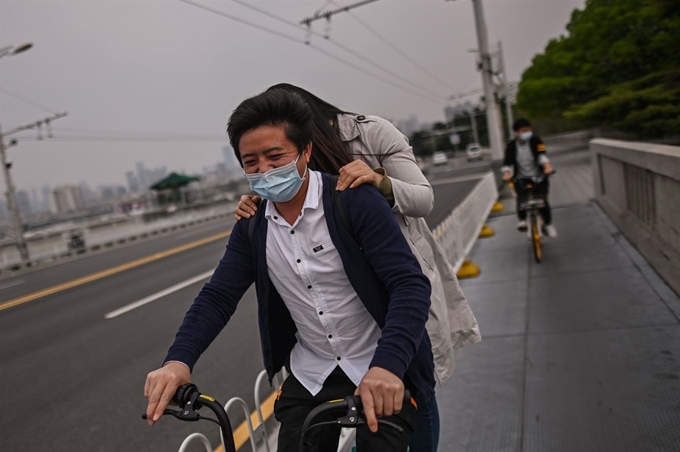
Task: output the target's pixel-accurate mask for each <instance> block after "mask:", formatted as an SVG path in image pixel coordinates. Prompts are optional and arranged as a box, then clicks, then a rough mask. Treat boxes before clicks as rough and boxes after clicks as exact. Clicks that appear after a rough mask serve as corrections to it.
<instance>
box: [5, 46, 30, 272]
mask: <svg viewBox="0 0 680 452" xmlns="http://www.w3.org/2000/svg"><path fill="white" fill-rule="evenodd" d="M31 47H33V44H31V43H26V44H21V45H19V46H16V47H15V46H7V47H3V48H1V49H0V58H2V57H4V56H12V55H16V54H19V53H21V52H25V51H27V50H28V49H30V48H31ZM12 144H14V143H12ZM5 150H6V147H5V137H4V136H3V135H2V129H0V165H2V171H3V172H4V174H5V185H6V186H7V201H8V203H9V208H10V210H11V212H12V220H13V221H12V222H13V224H14V237H15V238H14V240H15V241H16V244H17V248H18V250H19V255H20V256H21V261H22V262H23V263H24V264H26V265H28V264H29V262H30V257H29V254H28V247H27V246H26V241H25V240H24V229H23V227H22V225H21V217H20V216H19V206H18V204H17V196H16V192H15V190H14V183H13V182H12V175H11V174H10V172H9V169H10V167H11V166H12V164H11V163H10V162H9V160H8V159H7V155H6V154H5Z"/></svg>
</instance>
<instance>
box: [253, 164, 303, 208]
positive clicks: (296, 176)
mask: <svg viewBox="0 0 680 452" xmlns="http://www.w3.org/2000/svg"><path fill="white" fill-rule="evenodd" d="M299 159H300V156H299V155H298V157H297V158H296V159H295V160H293V161H292V162H290V163H289V164H287V165H283V166H280V167H278V168H274V169H270V170H269V171H267V172H266V173H254V174H245V176H246V179H248V183H249V184H250V188H251V189H252V190H253V191H254V192H255V193H257V194H258V195H259V196H261V197H263V198H264V199H267V200H269V201H272V202H288V201H290V200H291V199H293V198H294V197H295V195H297V193H298V191H300V187H302V183H303V182H304V181H305V178H306V176H307V167H305V174H304V175H303V176H302V177H300V173H298V170H297V166H296V165H297V161H298V160H299Z"/></svg>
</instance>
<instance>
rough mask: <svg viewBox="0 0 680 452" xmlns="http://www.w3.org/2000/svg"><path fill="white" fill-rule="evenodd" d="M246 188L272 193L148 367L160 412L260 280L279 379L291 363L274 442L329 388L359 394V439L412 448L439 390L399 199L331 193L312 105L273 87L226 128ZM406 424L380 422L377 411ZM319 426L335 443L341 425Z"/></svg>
mask: <svg viewBox="0 0 680 452" xmlns="http://www.w3.org/2000/svg"><path fill="white" fill-rule="evenodd" d="M227 131H228V133H229V138H230V141H231V144H232V147H233V148H234V151H235V153H236V156H237V158H238V159H239V161H240V162H241V165H242V166H243V168H244V173H245V176H246V178H247V179H248V181H249V183H250V186H251V188H252V189H253V191H255V192H256V193H257V194H258V195H259V196H261V197H262V198H264V199H265V200H266V204H265V205H263V206H262V208H260V209H258V211H257V214H256V215H255V216H254V217H252V218H250V219H249V220H248V221H245V220H242V221H239V222H238V223H236V225H235V226H234V229H233V231H232V233H231V237H230V239H229V244H228V246H227V250H226V252H225V254H224V257H223V258H222V260H221V261H220V263H219V265H218V266H217V269H216V270H215V273H214V274H213V276H212V278H211V279H210V281H209V282H208V283H206V285H205V286H204V287H203V289H202V290H201V292H200V293H199V295H198V297H197V298H196V299H195V301H194V303H193V305H192V306H191V308H190V309H189V311H188V312H187V314H186V316H185V318H184V321H183V323H182V325H181V327H180V329H179V332H178V333H177V336H176V338H175V342H174V344H173V345H172V347H171V348H170V350H169V352H168V355H167V357H166V358H165V361H164V363H165V364H164V365H163V367H162V368H160V369H158V370H156V371H154V372H151V373H150V374H149V375H148V376H147V381H146V385H145V388H144V393H145V396H146V397H148V399H149V405H148V407H147V416H148V418H149V422H150V423H151V424H153V423H154V422H156V421H157V420H158V419H159V418H160V415H161V414H162V413H163V410H164V408H165V406H166V405H167V404H168V402H169V400H170V398H171V397H172V395H173V394H174V393H175V390H176V389H177V387H178V386H179V385H182V384H184V383H187V382H189V381H190V379H191V375H190V371H191V369H192V368H193V366H194V364H195V363H196V361H197V360H198V358H199V356H200V355H201V354H202V353H203V351H205V349H206V348H207V347H208V345H209V344H210V343H211V342H212V340H213V339H214V338H215V337H216V336H217V335H218V334H219V333H220V331H221V330H222V328H223V327H224V326H225V325H226V324H227V322H228V321H229V319H230V318H231V316H232V315H233V313H234V311H235V310H236V307H237V305H238V303H239V301H240V300H241V297H242V296H243V294H244V293H245V292H246V290H248V288H249V287H250V286H251V285H252V284H253V283H255V287H256V290H257V301H258V319H259V326H260V341H261V345H262V354H263V358H264V364H265V369H266V370H267V373H268V376H269V379H270V382H271V380H272V378H273V376H274V374H275V373H276V372H278V371H279V370H281V368H282V367H283V366H285V367H286V368H287V369H288V370H289V372H290V376H289V377H288V378H287V379H286V381H285V382H284V384H283V387H282V388H281V392H280V393H279V397H278V398H277V401H276V403H275V408H274V415H275V417H276V419H277V420H279V422H281V429H280V431H279V442H278V450H279V451H296V450H298V445H299V442H300V437H301V433H302V432H301V430H302V424H303V422H304V420H305V417H306V416H307V414H309V412H310V411H311V410H312V409H313V408H314V407H315V406H316V405H318V404H320V403H322V402H325V401H328V400H330V399H338V398H343V397H345V396H347V395H351V394H352V393H356V394H358V395H360V396H361V399H362V403H363V408H364V413H365V415H366V421H367V424H368V426H362V427H360V428H358V429H357V446H358V448H359V450H390V451H404V452H405V451H406V450H407V448H408V445H409V441H410V437H411V434H412V433H413V425H414V422H415V411H416V405H415V404H413V403H402V402H403V400H404V390H405V389H408V390H409V391H410V392H411V394H413V396H414V398H415V400H416V402H417V401H418V400H422V401H428V400H429V399H430V398H431V397H433V394H434V364H433V355H432V345H431V343H430V339H429V336H428V334H427V333H426V330H425V323H426V321H427V318H428V310H429V307H430V292H431V286H430V282H429V280H428V279H427V277H425V276H424V275H423V273H422V270H421V268H420V264H419V263H418V260H417V259H416V258H415V256H414V255H413V253H412V252H411V249H410V247H409V245H408V243H407V242H406V239H405V238H404V235H403V234H402V233H401V230H400V228H399V224H398V223H397V221H396V219H395V217H394V215H393V214H392V211H391V208H390V205H389V204H388V202H387V201H386V200H385V198H384V197H383V196H382V195H381V194H380V193H379V191H378V189H377V188H376V187H374V186H370V185H362V186H359V187H357V188H354V189H351V190H345V191H342V192H337V191H336V184H337V181H335V182H334V181H333V180H332V178H331V176H330V175H328V174H324V173H320V172H316V171H312V170H310V169H309V168H308V163H309V161H310V156H311V153H312V113H311V110H310V109H309V106H308V105H307V104H305V102H304V101H303V100H302V99H301V98H300V97H299V96H297V95H295V94H293V93H290V92H287V91H285V90H274V91H267V92H265V93H263V94H260V95H259V96H255V97H253V98H250V99H247V100H245V101H244V102H243V103H241V105H239V106H238V107H237V108H236V110H235V111H234V113H233V114H232V116H231V118H230V120H229V125H228V128H227ZM378 417H382V418H383V419H385V420H389V421H390V422H392V423H394V424H395V425H398V426H399V427H400V430H397V429H390V428H385V429H383V428H380V429H379V430H378V422H377V418H378ZM310 435H313V436H314V437H312V438H311V440H312V442H313V443H314V444H316V445H317V446H318V448H317V449H316V450H319V451H334V450H336V449H337V444H338V435H339V429H338V427H337V426H334V425H331V426H324V427H319V428H317V429H314V430H313V431H312V432H311V433H310Z"/></svg>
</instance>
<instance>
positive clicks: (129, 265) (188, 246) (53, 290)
mask: <svg viewBox="0 0 680 452" xmlns="http://www.w3.org/2000/svg"><path fill="white" fill-rule="evenodd" d="M230 234H231V231H228V232H220V233H219V234H215V235H211V236H210V237H206V238H204V239H200V240H196V241H194V242H191V243H187V244H186V245H181V246H178V247H175V248H171V249H169V250H166V251H161V252H160V253H156V254H152V255H151V256H147V257H143V258H141V259H137V260H134V261H132V262H128V263H127V264H122V265H118V266H116V267H112V268H109V269H108V270H103V271H101V272H98V273H93V274H91V275H88V276H83V277H82V278H78V279H74V280H72V281H68V282H65V283H63V284H59V285H56V286H52V287H48V288H47V289H43V290H40V291H38V292H33V293H31V294H28V295H24V296H21V297H18V298H14V299H13V300H9V301H5V302H4V303H0V311H3V310H5V309H9V308H11V307H14V306H18V305H20V304H24V303H28V302H29V301H33V300H37V299H38V298H42V297H46V296H48V295H52V294H55V293H58V292H62V291H64V290H67V289H71V288H73V287H77V286H82V285H83V284H87V283H90V282H92V281H96V280H98V279H102V278H106V277H107V276H111V275H115V274H116V273H120V272H124V271H126V270H130V269H132V268H135V267H139V266H141V265H144V264H148V263H149V262H154V261H157V260H159V259H163V258H165V257H168V256H172V255H173V254H178V253H182V252H184V251H187V250H190V249H192V248H196V247H199V246H202V245H205V244H208V243H211V242H215V241H217V240H222V239H224V238H226V237H229V235H230Z"/></svg>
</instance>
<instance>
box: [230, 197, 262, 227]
mask: <svg viewBox="0 0 680 452" xmlns="http://www.w3.org/2000/svg"><path fill="white" fill-rule="evenodd" d="M260 201H262V198H260V197H259V196H252V195H243V196H241V200H240V201H239V202H238V206H236V212H235V216H236V219H237V220H238V221H241V220H242V219H244V218H250V217H251V216H253V215H255V212H257V205H258V204H259V203H260Z"/></svg>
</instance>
